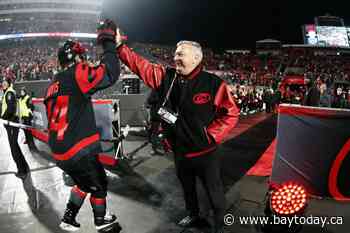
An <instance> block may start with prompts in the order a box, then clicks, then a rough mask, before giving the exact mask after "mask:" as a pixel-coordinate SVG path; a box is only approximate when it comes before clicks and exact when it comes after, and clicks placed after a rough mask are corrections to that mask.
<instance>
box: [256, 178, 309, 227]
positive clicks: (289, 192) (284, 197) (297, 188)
mask: <svg viewBox="0 0 350 233" xmlns="http://www.w3.org/2000/svg"><path fill="white" fill-rule="evenodd" d="M306 207H307V193H306V190H305V188H304V187H303V186H302V185H299V184H297V183H296V182H285V183H282V184H281V185H278V184H270V191H269V192H268V199H267V201H266V208H265V211H264V212H265V215H266V216H270V217H271V216H273V215H275V216H285V217H291V216H302V215H303V214H304V212H305V209H306ZM260 229H261V231H262V232H264V233H281V232H284V233H297V232H300V231H301V229H302V225H300V224H292V225H288V224H271V223H269V224H262V226H261V228H260Z"/></svg>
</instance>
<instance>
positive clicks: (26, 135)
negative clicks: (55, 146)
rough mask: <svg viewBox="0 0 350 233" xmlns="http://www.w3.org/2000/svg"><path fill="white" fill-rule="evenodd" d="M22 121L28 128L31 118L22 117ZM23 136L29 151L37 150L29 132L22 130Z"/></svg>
mask: <svg viewBox="0 0 350 233" xmlns="http://www.w3.org/2000/svg"><path fill="white" fill-rule="evenodd" d="M22 120H23V124H25V125H29V126H31V125H32V117H23V118H22ZM24 135H25V137H26V141H27V143H28V147H29V149H31V150H35V149H37V148H36V146H35V144H34V140H33V135H32V133H31V132H30V131H29V130H26V129H25V130H24Z"/></svg>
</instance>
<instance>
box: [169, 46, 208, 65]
mask: <svg viewBox="0 0 350 233" xmlns="http://www.w3.org/2000/svg"><path fill="white" fill-rule="evenodd" d="M181 45H189V46H191V48H192V50H193V53H194V56H195V57H197V58H198V62H199V63H200V62H201V61H202V59H203V51H202V46H201V45H200V44H199V43H198V42H195V41H189V40H182V41H180V42H178V43H177V44H176V47H179V46H181Z"/></svg>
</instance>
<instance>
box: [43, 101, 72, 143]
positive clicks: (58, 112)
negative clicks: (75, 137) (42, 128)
mask: <svg viewBox="0 0 350 233" xmlns="http://www.w3.org/2000/svg"><path fill="white" fill-rule="evenodd" d="M68 104H69V96H58V97H57V99H56V104H55V105H54V109H52V112H51V113H52V115H51V114H50V115H51V116H48V119H49V122H50V124H49V130H50V131H55V132H57V140H63V138H64V132H65V131H66V130H67V128H68V122H67V114H68Z"/></svg>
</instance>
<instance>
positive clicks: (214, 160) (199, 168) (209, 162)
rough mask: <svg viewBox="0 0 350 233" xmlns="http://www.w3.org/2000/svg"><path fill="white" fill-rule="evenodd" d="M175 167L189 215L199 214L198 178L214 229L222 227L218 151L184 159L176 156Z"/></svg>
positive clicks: (222, 211)
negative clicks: (206, 198)
mask: <svg viewBox="0 0 350 233" xmlns="http://www.w3.org/2000/svg"><path fill="white" fill-rule="evenodd" d="M175 166H176V174H177V177H178V178H179V180H180V182H181V185H182V188H183V191H184V197H185V203H186V209H187V210H188V211H189V212H190V215H198V214H199V204H198V198H197V190H196V177H198V178H199V179H200V180H201V181H202V183H203V186H204V189H205V191H206V193H207V195H208V197H209V201H210V204H211V207H212V209H213V211H214V221H215V227H216V228H220V227H222V226H223V219H224V215H225V195H224V189H223V184H222V180H221V172H220V169H221V165H220V157H219V155H218V150H216V151H214V152H210V153H208V154H205V155H201V156H199V157H194V158H185V157H184V156H183V155H179V154H176V155H175Z"/></svg>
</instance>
